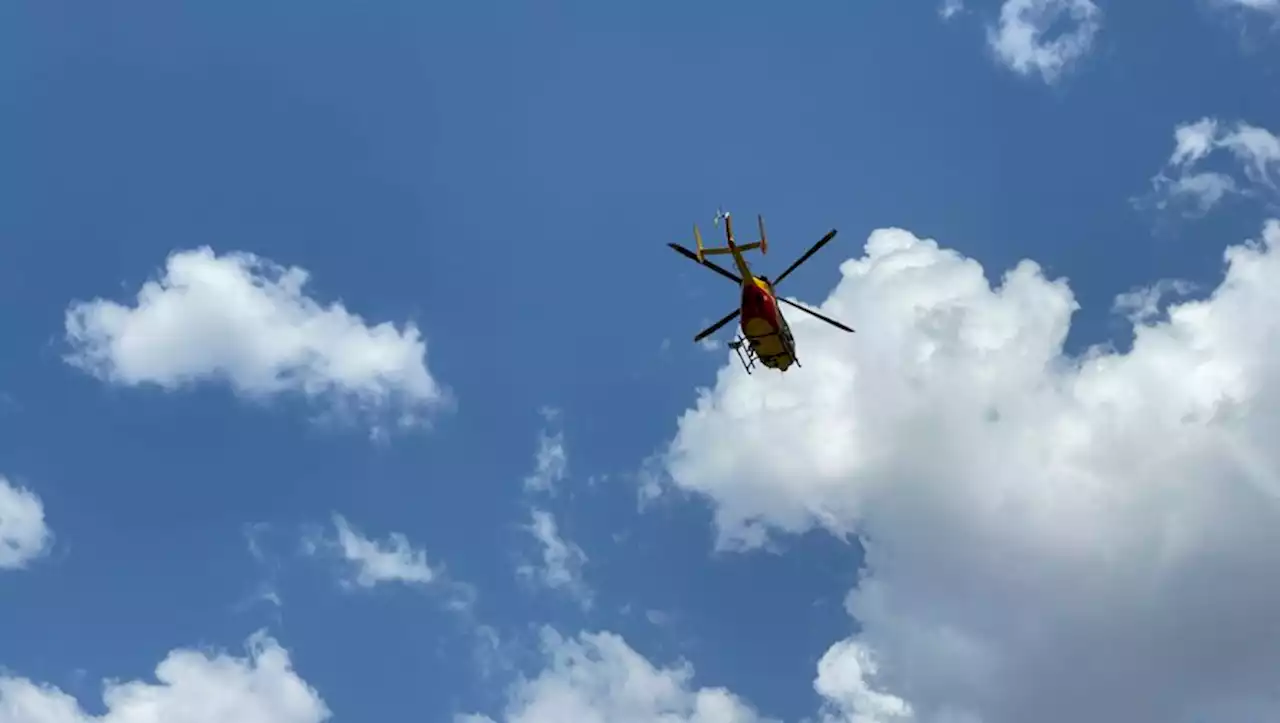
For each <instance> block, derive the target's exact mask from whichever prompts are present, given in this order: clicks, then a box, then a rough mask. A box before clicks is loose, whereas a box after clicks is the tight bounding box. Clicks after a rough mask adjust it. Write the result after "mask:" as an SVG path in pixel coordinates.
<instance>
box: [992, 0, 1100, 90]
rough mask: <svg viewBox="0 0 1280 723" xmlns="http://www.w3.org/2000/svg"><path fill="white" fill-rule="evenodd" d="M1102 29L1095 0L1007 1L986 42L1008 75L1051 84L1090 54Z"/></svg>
mask: <svg viewBox="0 0 1280 723" xmlns="http://www.w3.org/2000/svg"><path fill="white" fill-rule="evenodd" d="M1101 29H1102V11H1101V10H1100V9H1099V8H1098V6H1097V5H1095V4H1094V3H1093V2H1092V0H1005V2H1004V5H1002V6H1001V7H1000V19H999V21H998V22H997V24H996V25H995V27H992V28H989V29H988V31H987V43H988V44H989V45H990V46H991V49H992V50H993V51H994V52H995V54H996V58H997V59H998V60H999V61H1000V62H1001V63H1003V64H1004V65H1005V66H1007V67H1008V68H1009V69H1010V70H1012V71H1014V72H1015V73H1017V74H1019V75H1024V76H1029V75H1032V74H1034V73H1038V74H1039V75H1040V77H1041V78H1042V79H1043V80H1044V81H1045V82H1046V83H1053V82H1055V81H1057V80H1058V79H1059V78H1060V77H1061V76H1062V74H1063V72H1065V71H1066V70H1067V68H1068V67H1070V66H1071V65H1073V64H1075V63H1076V62H1078V61H1079V60H1080V59H1081V58H1083V57H1084V56H1085V55H1087V54H1088V53H1089V51H1090V49H1092V48H1093V42H1094V39H1095V38H1096V36H1097V35H1098V31H1100V30H1101Z"/></svg>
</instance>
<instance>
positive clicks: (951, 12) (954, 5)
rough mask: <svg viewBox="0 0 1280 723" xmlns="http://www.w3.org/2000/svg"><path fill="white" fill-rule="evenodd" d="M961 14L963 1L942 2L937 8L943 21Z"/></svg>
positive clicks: (943, 0) (945, 0) (944, 0)
mask: <svg viewBox="0 0 1280 723" xmlns="http://www.w3.org/2000/svg"><path fill="white" fill-rule="evenodd" d="M962 12H964V0H942V5H940V6H939V7H938V14H939V15H941V16H942V19H943V20H950V19H951V18H953V17H955V16H956V15H959V14H960V13H962Z"/></svg>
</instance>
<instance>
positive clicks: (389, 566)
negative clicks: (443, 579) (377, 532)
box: [333, 515, 440, 588]
mask: <svg viewBox="0 0 1280 723" xmlns="http://www.w3.org/2000/svg"><path fill="white" fill-rule="evenodd" d="M333 524H334V527H335V528H337V533H338V536H337V547H338V549H339V550H340V551H341V554H342V558H343V559H344V560H346V561H347V562H348V563H350V564H351V567H352V568H353V570H354V576H353V577H352V578H351V580H352V581H354V583H355V584H356V585H359V586H360V587H366V588H368V587H373V586H375V585H380V584H383V583H402V584H405V585H428V584H430V583H433V582H435V581H436V580H437V579H438V578H439V577H440V572H439V571H438V570H436V569H435V568H433V567H432V566H431V565H430V564H428V563H427V553H426V551H425V550H423V549H420V548H415V547H414V546H413V545H412V544H410V543H409V538H407V537H405V536H404V534H403V533H400V532H392V533H391V534H389V535H388V536H387V539H386V540H385V541H379V540H375V539H372V538H369V537H365V536H364V535H362V534H361V533H360V531H359V530H357V529H355V528H354V527H352V526H351V524H350V523H348V522H347V520H346V519H345V518H344V517H343V516H342V515H334V516H333Z"/></svg>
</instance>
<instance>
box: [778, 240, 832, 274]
mask: <svg viewBox="0 0 1280 723" xmlns="http://www.w3.org/2000/svg"><path fill="white" fill-rule="evenodd" d="M835 237H836V230H835V229H834V228H833V229H831V230H830V231H828V232H827V235H826V236H823V237H822V238H821V239H819V240H818V243H816V244H814V245H813V246H811V247H810V248H809V250H808V251H805V252H804V256H801V257H800V258H798V259H796V260H795V263H793V264H791V265H790V266H788V267H787V270H786V271H783V272H782V273H780V274H778V278H776V279H774V280H773V284H774V286H777V285H778V282H780V281H782V280H783V279H785V278H787V274H789V273H791V272H792V271H795V270H796V267H797V266H799V265H800V264H803V263H804V262H806V261H808V260H809V257H810V256H812V255H814V254H815V253H817V252H818V249H820V248H822V247H823V246H826V245H827V242H828V241H830V240H831V239H833V238H835Z"/></svg>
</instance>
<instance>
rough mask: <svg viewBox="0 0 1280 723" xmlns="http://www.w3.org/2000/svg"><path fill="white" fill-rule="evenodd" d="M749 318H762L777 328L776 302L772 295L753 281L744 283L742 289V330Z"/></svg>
mask: <svg viewBox="0 0 1280 723" xmlns="http://www.w3.org/2000/svg"><path fill="white" fill-rule="evenodd" d="M751 319H763V320H764V321H767V322H769V326H771V327H773V328H774V329H777V328H778V307H777V304H776V303H775V302H774V300H773V297H771V296H770V295H769V294H768V293H767V292H766V291H765V290H764V289H762V288H760V287H759V286H758V285H756V284H755V283H751V284H749V285H746V286H744V287H743V289H742V328H743V329H744V330H745V329H746V328H747V322H748V321H750V320H751Z"/></svg>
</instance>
